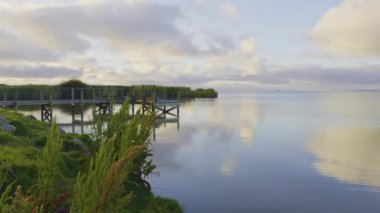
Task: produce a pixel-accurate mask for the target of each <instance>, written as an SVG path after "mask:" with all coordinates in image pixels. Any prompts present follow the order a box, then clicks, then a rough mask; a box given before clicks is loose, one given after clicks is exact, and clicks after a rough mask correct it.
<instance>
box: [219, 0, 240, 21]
mask: <svg viewBox="0 0 380 213" xmlns="http://www.w3.org/2000/svg"><path fill="white" fill-rule="evenodd" d="M221 10H222V13H223V15H224V16H225V17H227V18H229V19H236V18H237V17H238V16H239V9H238V8H237V6H236V5H234V4H232V3H231V2H224V3H223V4H222V5H221Z"/></svg>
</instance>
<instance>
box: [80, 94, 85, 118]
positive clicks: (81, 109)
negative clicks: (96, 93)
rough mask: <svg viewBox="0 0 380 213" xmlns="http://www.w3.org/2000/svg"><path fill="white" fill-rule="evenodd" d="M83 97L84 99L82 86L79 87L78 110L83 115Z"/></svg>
mask: <svg viewBox="0 0 380 213" xmlns="http://www.w3.org/2000/svg"><path fill="white" fill-rule="evenodd" d="M83 99H84V95H83V88H81V89H80V111H81V114H82V115H83Z"/></svg>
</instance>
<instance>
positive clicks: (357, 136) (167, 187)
mask: <svg viewBox="0 0 380 213" xmlns="http://www.w3.org/2000/svg"><path fill="white" fill-rule="evenodd" d="M221 96H222V97H220V98H218V99H215V100H213V99H204V100H194V101H191V102H186V103H183V104H182V105H181V110H180V111H181V112H180V116H181V118H180V120H179V130H178V125H177V124H176V123H167V124H166V125H161V127H160V128H159V129H157V130H156V141H154V142H153V144H152V148H153V150H154V152H153V154H154V156H153V160H154V163H155V164H156V165H157V170H156V171H157V172H158V174H156V175H154V176H151V177H150V178H149V182H150V183H151V184H152V187H153V191H154V193H155V194H157V195H160V196H164V197H170V198H173V199H176V200H178V201H179V202H180V204H181V205H182V206H183V207H184V210H185V212H380V92H257V93H251V94H247V95H240V96H236V95H235V94H222V95H221ZM90 110H91V109H89V110H88V112H86V113H85V116H84V119H83V120H84V121H86V120H91V116H90V114H91V113H90ZM54 112H55V113H56V114H58V115H57V119H58V122H60V123H70V122H71V120H72V118H71V116H69V115H66V116H63V115H65V112H64V111H61V110H59V109H55V110H54ZM29 114H35V115H36V116H38V115H39V111H38V110H35V111H30V112H29ZM75 119H76V120H79V119H80V118H78V117H76V118H75ZM64 128H65V130H66V131H72V130H74V131H75V132H81V131H84V132H89V131H91V126H90V125H89V126H84V127H83V129H81V127H80V126H75V127H74V128H73V127H72V126H70V125H68V126H65V127H64Z"/></svg>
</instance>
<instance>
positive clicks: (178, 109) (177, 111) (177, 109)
mask: <svg viewBox="0 0 380 213" xmlns="http://www.w3.org/2000/svg"><path fill="white" fill-rule="evenodd" d="M177 118H178V119H179V104H178V106H177Z"/></svg>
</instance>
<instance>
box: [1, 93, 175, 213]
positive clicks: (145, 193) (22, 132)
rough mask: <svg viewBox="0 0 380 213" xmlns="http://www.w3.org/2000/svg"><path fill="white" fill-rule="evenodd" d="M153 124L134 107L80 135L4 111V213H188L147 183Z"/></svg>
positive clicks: (151, 164)
mask: <svg viewBox="0 0 380 213" xmlns="http://www.w3.org/2000/svg"><path fill="white" fill-rule="evenodd" d="M167 89H168V90H170V89H169V88H167ZM153 120H154V113H153V112H150V113H149V114H147V115H144V116H141V115H140V114H139V113H137V115H135V116H134V117H133V118H131V117H130V115H129V110H128V104H127V103H126V104H124V105H123V106H122V107H121V109H120V110H119V111H118V112H116V113H114V114H113V115H111V116H109V117H105V118H101V119H99V120H98V121H96V122H95V124H94V131H93V133H91V134H90V135H76V134H66V133H64V132H63V131H60V129H59V128H58V127H57V125H56V124H55V122H53V123H52V124H51V125H48V124H47V123H44V122H41V121H38V120H36V119H35V118H33V117H32V116H25V115H22V114H19V113H17V112H12V111H9V110H5V109H0V212H5V213H6V212H81V213H82V212H182V208H181V207H180V205H179V204H178V203H177V202H176V201H175V200H172V199H168V198H162V197H157V196H154V195H153V193H152V192H151V191H150V185H149V183H148V182H147V181H146V180H145V178H146V177H148V176H149V175H150V174H151V173H152V171H153V170H154V168H155V165H153V163H152V161H151V159H150V156H151V155H152V150H151V149H150V148H149V144H150V137H151V132H152V128H153Z"/></svg>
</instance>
